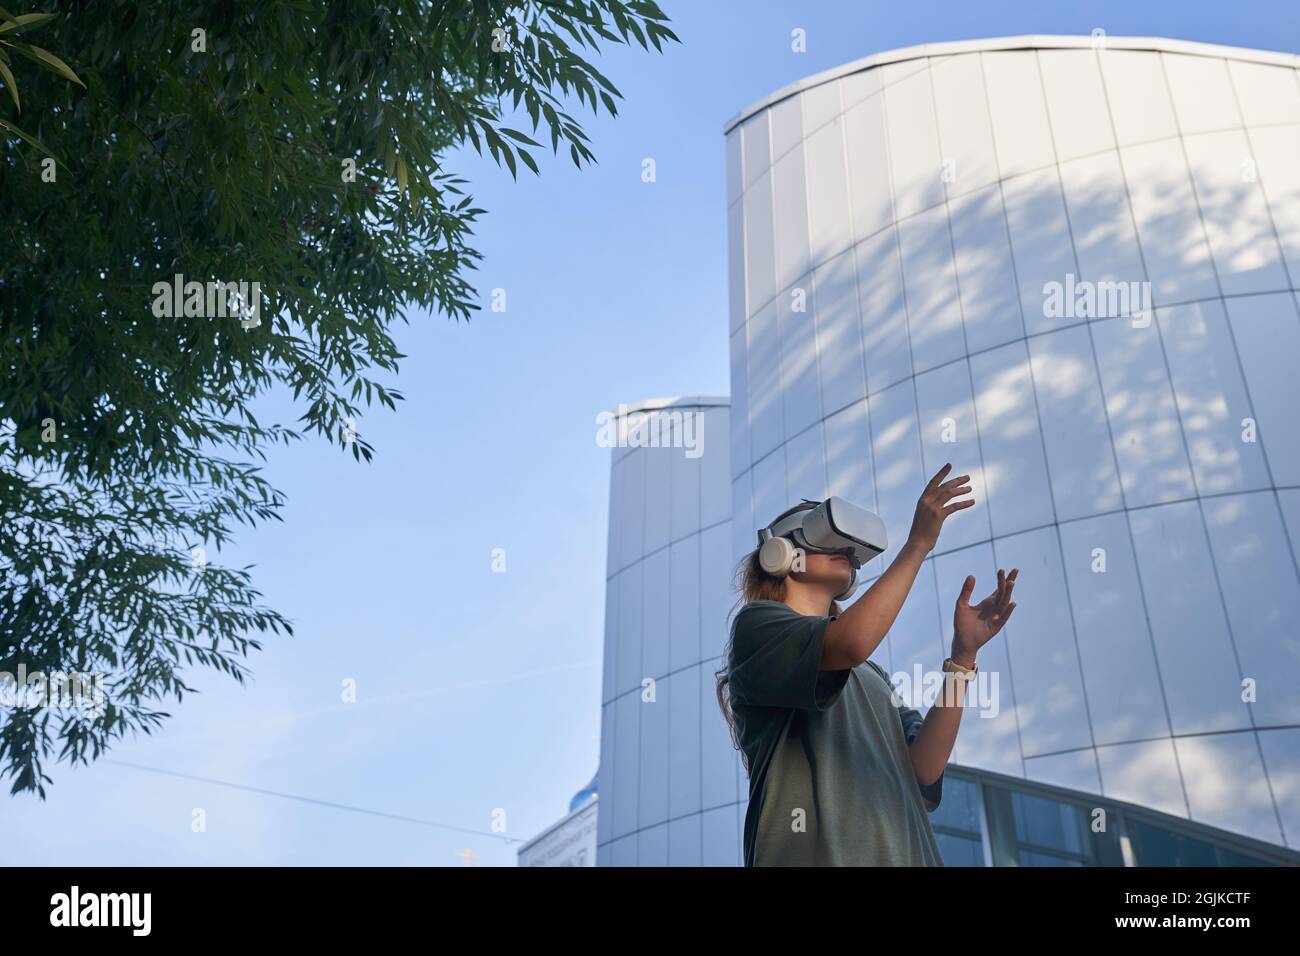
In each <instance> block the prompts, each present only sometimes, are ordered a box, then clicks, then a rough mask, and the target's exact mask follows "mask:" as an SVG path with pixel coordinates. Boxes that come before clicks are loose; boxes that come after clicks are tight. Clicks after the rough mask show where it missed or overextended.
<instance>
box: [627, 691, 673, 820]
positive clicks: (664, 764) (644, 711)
mask: <svg viewBox="0 0 1300 956" xmlns="http://www.w3.org/2000/svg"><path fill="white" fill-rule="evenodd" d="M661 684H662V682H656V685H655V697H654V700H653V701H645V700H642V699H641V693H640V692H638V693H637V694H635V695H634V696H635V697H636V699H637V700H638V701H640V703H639V706H640V708H641V740H640V751H641V767H640V794H641V795H640V799H639V800H638V801H637V825H638V826H639V827H640V828H641V829H642V830H644V829H645V828H646V827H650V826H654V825H655V824H656V823H663V822H664V821H665V820H667V819H668V708H669V706H670V704H669V703H668V699H667V697H666V696H664V695H665V694H666V693H667V688H665V687H663V686H661Z"/></svg>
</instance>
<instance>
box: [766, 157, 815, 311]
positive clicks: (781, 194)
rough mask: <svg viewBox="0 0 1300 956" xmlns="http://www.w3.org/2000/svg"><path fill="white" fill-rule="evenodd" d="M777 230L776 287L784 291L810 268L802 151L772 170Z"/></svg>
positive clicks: (779, 161)
mask: <svg viewBox="0 0 1300 956" xmlns="http://www.w3.org/2000/svg"><path fill="white" fill-rule="evenodd" d="M772 187H773V198H774V200H775V202H774V205H773V209H774V218H773V223H774V225H775V228H776V287H777V288H778V289H785V288H787V287H789V286H791V285H793V284H794V283H795V282H797V281H798V280H799V277H800V276H802V275H804V274H805V273H807V272H808V270H809V269H810V268H812V263H811V262H810V260H809V258H808V197H807V180H806V177H805V176H804V168H803V150H802V149H795V150H792V151H790V152H789V153H786V154H785V155H784V156H782V157H781V158H780V159H778V160H777V161H776V163H775V165H773V167H772Z"/></svg>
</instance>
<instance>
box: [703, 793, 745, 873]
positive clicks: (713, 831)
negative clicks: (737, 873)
mask: <svg viewBox="0 0 1300 956" xmlns="http://www.w3.org/2000/svg"><path fill="white" fill-rule="evenodd" d="M700 819H701V824H702V827H703V842H704V859H703V863H704V865H705V866H740V864H741V862H742V860H741V858H740V842H739V840H738V839H737V830H736V805H735V804H734V803H732V804H731V805H730V806H726V807H719V808H718V809H716V810H706V811H705V812H704V813H703V814H702V816H701V818H700Z"/></svg>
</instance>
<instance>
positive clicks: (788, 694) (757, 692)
mask: <svg viewBox="0 0 1300 956" xmlns="http://www.w3.org/2000/svg"><path fill="white" fill-rule="evenodd" d="M830 620H831V619H830V618H829V617H820V616H816V615H804V614H800V613H798V612H797V611H795V610H794V609H793V608H790V607H787V606H786V605H784V604H779V603H776V602H763V603H753V604H747V605H745V606H744V607H743V608H741V609H740V612H739V613H738V614H737V615H736V619H735V622H734V623H733V624H732V632H731V655H730V659H729V661H728V671H729V674H730V677H731V686H730V693H731V696H732V699H733V700H735V701H736V702H737V703H741V704H748V705H751V706H755V707H789V708H795V709H797V710H826V709H827V708H828V707H830V706H831V705H832V704H834V703H835V701H836V700H837V699H838V698H839V696H840V693H841V692H842V691H843V690H844V685H845V684H846V683H847V682H848V679H849V671H848V670H837V671H824V670H822V669H821V662H822V647H823V645H824V644H825V642H826V625H827V624H829V623H830Z"/></svg>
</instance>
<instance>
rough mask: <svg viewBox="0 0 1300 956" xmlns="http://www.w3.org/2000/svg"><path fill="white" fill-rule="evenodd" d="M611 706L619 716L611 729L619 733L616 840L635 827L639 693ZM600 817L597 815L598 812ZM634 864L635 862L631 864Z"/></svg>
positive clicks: (615, 760) (615, 803)
mask: <svg viewBox="0 0 1300 956" xmlns="http://www.w3.org/2000/svg"><path fill="white" fill-rule="evenodd" d="M614 706H615V707H616V708H617V710H618V715H617V717H616V718H615V719H614V729H615V731H616V732H617V734H618V743H617V752H616V754H615V757H614V788H613V793H612V794H611V796H613V798H614V799H613V807H611V808H610V810H611V812H612V813H613V814H614V831H613V836H614V838H615V839H618V838H619V837H621V836H623V835H624V834H627V833H631V832H632V831H633V830H635V829H636V821H637V802H638V797H639V792H640V785H641V744H640V740H641V736H640V735H641V695H640V694H638V693H629V694H624V695H623V696H622V697H620V698H619V699H618V700H617V701H615V704H614ZM600 799H601V801H602V803H601V812H604V811H605V808H606V805H605V803H604V802H603V801H604V800H605V799H606V798H605V794H604V793H602V794H601V795H600ZM597 815H598V816H599V814H597ZM632 865H635V864H632Z"/></svg>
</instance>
